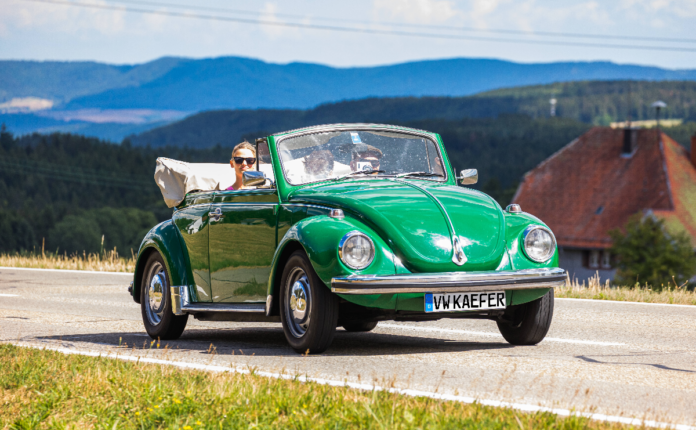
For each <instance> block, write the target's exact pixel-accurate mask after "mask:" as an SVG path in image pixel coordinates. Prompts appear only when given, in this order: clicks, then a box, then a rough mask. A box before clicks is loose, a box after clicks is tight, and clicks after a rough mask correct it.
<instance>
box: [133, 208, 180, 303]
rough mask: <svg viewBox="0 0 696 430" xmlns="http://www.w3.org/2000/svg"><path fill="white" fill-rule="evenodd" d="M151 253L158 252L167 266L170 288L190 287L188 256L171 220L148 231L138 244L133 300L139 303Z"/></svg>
mask: <svg viewBox="0 0 696 430" xmlns="http://www.w3.org/2000/svg"><path fill="white" fill-rule="evenodd" d="M153 252H159V254H160V255H161V256H162V259H163V260H164V264H165V266H167V273H169V280H170V282H171V286H181V285H191V284H192V282H191V280H192V279H193V274H192V273H191V268H190V267H189V264H188V256H187V255H186V251H185V249H184V247H182V246H181V237H180V235H179V231H178V230H177V228H176V227H175V226H174V224H173V223H172V221H171V220H167V221H164V222H162V223H160V224H157V225H156V226H154V227H153V228H152V230H150V231H149V232H148V233H147V234H146V235H145V238H144V239H143V242H142V243H141V244H140V249H139V250H138V257H137V259H136V263H135V273H134V275H133V290H132V292H131V294H132V295H133V300H134V301H135V302H136V303H140V288H141V283H142V279H143V274H144V271H145V264H147V259H148V258H149V257H150V254H152V253H153Z"/></svg>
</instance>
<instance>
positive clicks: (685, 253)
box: [609, 214, 696, 290]
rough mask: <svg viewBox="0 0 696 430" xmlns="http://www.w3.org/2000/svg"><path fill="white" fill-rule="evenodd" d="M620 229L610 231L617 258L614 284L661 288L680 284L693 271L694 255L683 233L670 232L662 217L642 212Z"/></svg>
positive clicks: (695, 265)
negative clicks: (645, 214) (644, 285)
mask: <svg viewBox="0 0 696 430" xmlns="http://www.w3.org/2000/svg"><path fill="white" fill-rule="evenodd" d="M623 230H624V231H623V232H622V231H621V230H618V229H617V230H612V231H610V232H609V234H610V235H611V238H612V240H613V241H614V244H613V246H612V248H611V250H610V252H611V253H612V254H614V255H615V256H616V257H617V269H618V270H617V272H616V278H615V281H616V282H617V283H621V284H626V285H635V284H636V283H639V284H647V285H650V286H651V287H652V288H653V289H656V290H661V289H662V288H665V287H667V286H668V285H671V286H676V285H683V284H684V283H686V282H688V280H689V279H690V278H691V277H692V276H694V274H696V254H695V253H694V247H693V245H692V243H691V238H690V237H689V236H688V235H687V234H686V233H685V232H680V233H677V234H672V233H670V232H668V231H667V230H666V229H665V226H664V221H663V220H661V219H658V218H656V217H654V216H642V215H641V214H636V215H634V216H632V217H631V218H629V220H628V222H627V223H626V225H625V226H624V229H623ZM675 283H676V285H675Z"/></svg>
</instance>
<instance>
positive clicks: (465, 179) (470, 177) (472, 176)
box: [457, 169, 478, 185]
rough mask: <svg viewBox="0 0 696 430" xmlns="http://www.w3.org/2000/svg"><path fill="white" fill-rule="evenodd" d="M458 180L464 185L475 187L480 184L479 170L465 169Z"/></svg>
mask: <svg viewBox="0 0 696 430" xmlns="http://www.w3.org/2000/svg"><path fill="white" fill-rule="evenodd" d="M457 179H459V181H460V182H461V183H462V185H473V184H475V183H477V182H478V170H476V169H464V170H462V175H461V176H460V177H458V178H457Z"/></svg>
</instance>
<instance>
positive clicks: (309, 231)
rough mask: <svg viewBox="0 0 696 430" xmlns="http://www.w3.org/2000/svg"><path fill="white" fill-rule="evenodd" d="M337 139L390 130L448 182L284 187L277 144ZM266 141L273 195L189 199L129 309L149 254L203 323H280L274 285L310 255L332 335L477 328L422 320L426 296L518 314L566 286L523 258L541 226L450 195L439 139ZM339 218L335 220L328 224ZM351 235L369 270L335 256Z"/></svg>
mask: <svg viewBox="0 0 696 430" xmlns="http://www.w3.org/2000/svg"><path fill="white" fill-rule="evenodd" d="M344 129H345V130H354V129H359V130H373V129H374V130H395V131H399V132H404V133H414V134H417V135H419V136H424V137H426V138H428V139H431V140H432V141H433V142H435V144H436V145H437V146H438V148H439V151H440V154H441V156H442V159H443V161H444V163H443V166H444V173H445V175H444V176H445V177H444V178H443V179H442V180H439V181H434V180H430V179H428V178H418V177H374V178H366V177H355V178H346V179H344V180H340V181H335V180H326V181H319V182H314V183H309V184H303V185H293V184H291V183H290V181H288V180H287V179H286V178H285V176H284V174H283V170H282V165H281V159H280V155H279V153H278V145H277V143H278V142H280V141H281V140H283V139H286V138H288V137H292V136H295V135H300V134H302V133H305V134H306V133H312V132H316V131H321V130H339V131H340V130H344ZM266 142H267V143H268V147H269V150H270V157H271V163H272V167H273V172H274V176H275V178H276V183H275V186H274V187H271V188H259V189H249V190H246V189H243V190H239V191H208V192H197V193H191V194H188V195H187V196H186V197H185V199H184V201H183V202H182V203H181V204H180V205H179V206H178V207H177V208H176V209H175V211H174V214H173V216H172V219H171V220H168V221H165V222H163V223H161V224H159V225H157V226H155V227H154V228H153V229H152V230H151V231H150V232H149V233H148V234H147V235H146V237H145V238H144V240H143V242H142V245H141V247H140V249H139V251H138V257H137V265H136V269H135V274H134V280H133V288H132V290H131V294H132V296H133V298H134V300H135V301H136V302H140V298H141V288H143V286H142V285H141V284H142V280H143V276H144V270H145V267H144V266H145V263H146V261H147V259H148V256H149V255H150V254H151V253H153V252H158V253H159V254H160V255H161V256H162V259H163V260H164V264H165V266H166V269H167V272H168V273H169V278H170V281H169V282H170V284H171V291H172V293H171V294H172V301H173V303H172V311H173V312H174V313H176V314H183V313H184V312H187V313H191V314H194V316H196V317H198V318H200V319H217V320H246V321H254V320H256V321H269V320H278V317H279V315H280V312H281V311H280V308H279V303H280V300H279V292H280V289H281V274H282V273H283V269H284V267H285V264H286V262H287V260H288V258H289V257H290V255H291V254H292V253H293V252H295V251H297V250H302V251H303V252H304V253H306V256H307V257H308V259H309V261H310V262H311V266H312V268H313V270H314V271H315V272H316V275H317V276H318V277H319V279H321V281H322V283H323V284H324V286H325V288H327V289H330V290H331V291H332V292H333V294H336V295H338V297H340V299H341V300H340V302H341V308H340V309H341V310H340V315H339V324H340V322H341V321H348V320H350V319H351V318H352V317H354V316H352V315H350V314H351V313H354V314H355V315H359V318H363V319H364V318H370V319H373V320H384V319H394V320H427V319H436V318H443V317H482V315H481V314H477V313H476V312H456V313H455V312H452V313H444V314H442V313H440V314H428V313H426V312H425V311H424V309H425V308H424V306H425V304H424V303H425V294H426V293H427V292H429V291H430V290H429V289H428V288H431V286H432V288H431V289H433V288H434V289H433V291H449V290H451V289H452V288H455V289H456V285H460V287H461V288H459V290H461V289H462V288H463V287H464V286H466V285H468V284H467V282H469V283H471V285H472V287H471V288H469V287H467V288H469V289H470V290H471V291H476V288H477V287H476V286H477V285H478V286H481V285H488V284H487V283H486V282H487V281H486V279H490V280H492V281H493V283H492V285H498V287H496V288H498V289H504V290H505V292H506V306H514V305H521V304H524V303H528V302H532V301H534V300H537V299H539V298H540V297H542V296H544V295H546V294H547V293H548V292H549V289H551V288H553V286H555V285H559V284H560V283H562V281H564V280H565V273H564V272H563V271H562V270H561V269H558V268H557V266H558V255H557V252H554V253H553V257H551V258H550V259H548V260H547V261H545V262H542V263H539V262H536V261H534V260H532V259H531V258H529V257H528V256H527V254H526V252H525V249H524V246H523V240H524V237H525V234H526V232H528V231H529V230H530V228H534V227H536V226H540V227H543V228H546V226H545V225H544V224H543V222H542V221H541V220H539V219H538V218H536V217H534V216H532V215H530V214H527V213H524V212H521V211H515V210H503V209H502V208H501V207H500V206H499V205H498V203H496V201H495V200H493V199H492V198H491V197H489V196H488V195H486V194H484V193H482V192H480V191H476V190H473V189H471V188H466V187H463V186H460V185H458V184H457V181H456V177H455V172H454V170H453V169H452V166H451V165H450V163H449V160H448V158H447V154H446V151H445V148H444V144H443V142H442V140H441V138H440V136H439V135H438V134H435V133H428V132H424V131H421V130H413V129H408V128H403V127H395V126H383V125H365V124H362V125H356V124H345V125H332V126H321V127H311V128H306V129H300V130H295V131H291V132H287V133H280V134H276V135H272V136H269V137H267V138H266ZM335 209H340V210H341V211H342V212H341V213H340V216H335V214H332V210H335ZM355 231H357V232H361V233H362V234H364V235H366V236H368V237H369V238H370V239H371V241H372V242H373V244H374V259H373V260H372V262H371V263H370V264H369V265H368V266H367V267H366V268H364V269H362V270H355V269H352V268H350V267H349V266H348V265H347V264H345V263H344V261H343V260H342V259H341V257H340V255H339V242H341V240H342V238H344V237H345V236H346V235H347V234H349V233H351V232H355ZM455 232H456V233H455ZM455 234H456V237H458V238H460V239H461V242H462V243H461V249H462V251H463V252H464V254H465V255H466V261H465V262H464V263H463V264H458V263H456V262H455V261H454V260H453V250H454V245H453V237H455ZM554 246H555V243H554ZM530 269H532V270H530ZM511 274H515V275H514V276H513V275H511ZM470 276H474V277H470ZM507 276H510V277H509V279H508V278H506V277H507ZM513 278H514V279H513ZM526 278H529V279H527V280H525V279H526ZM506 279H507V280H506ZM433 280H443V281H442V282H440V284H441V285H440V284H438V282H434V283H433ZM399 285H403V288H400V287H399ZM438 285H439V288H440V289H439V290H438V289H437V288H438ZM479 289H480V288H479ZM489 289H490V288H489ZM465 291H468V289H465ZM486 315H487V314H484V315H483V317H485V316H486ZM491 315H492V314H491ZM355 318H358V317H355ZM491 318H493V317H492V316H491Z"/></svg>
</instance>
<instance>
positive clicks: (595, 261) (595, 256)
mask: <svg viewBox="0 0 696 430" xmlns="http://www.w3.org/2000/svg"><path fill="white" fill-rule="evenodd" d="M587 266H588V267H589V268H590V269H599V251H597V250H592V251H590V256H589V259H588V262H587Z"/></svg>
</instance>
